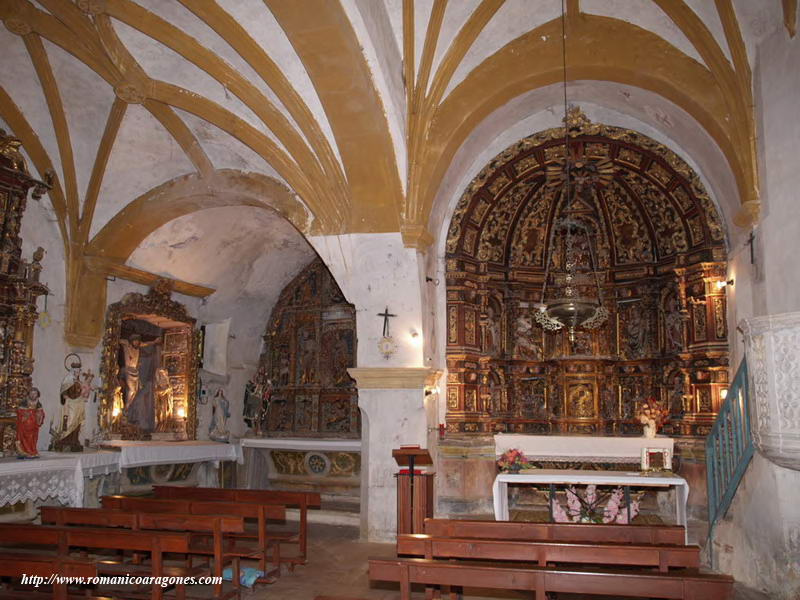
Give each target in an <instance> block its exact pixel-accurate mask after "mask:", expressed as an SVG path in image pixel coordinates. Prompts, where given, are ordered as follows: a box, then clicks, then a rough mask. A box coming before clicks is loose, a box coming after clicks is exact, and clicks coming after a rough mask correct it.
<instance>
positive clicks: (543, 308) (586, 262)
mask: <svg viewBox="0 0 800 600" xmlns="http://www.w3.org/2000/svg"><path fill="white" fill-rule="evenodd" d="M561 50H562V53H561V56H562V66H563V75H564V80H563V89H564V162H563V166H562V165H559V164H556V165H552V166H550V167H548V169H547V185H548V187H551V188H560V189H561V191H560V195H559V192H556V202H557V203H558V205H559V206H557V210H556V212H555V214H556V219H555V221H554V223H553V226H552V228H551V230H550V236H549V240H548V245H547V248H546V254H547V256H546V259H545V260H546V262H545V274H544V282H543V283H542V296H541V302H540V303H538V304H537V305H536V307H535V308H536V310H535V311H534V313H533V319H534V321H535V322H536V323H537V324H538V325H539V326H540V327H542V328H543V329H545V330H549V331H557V330H559V329H562V328H563V327H566V328H567V329H568V331H569V340H570V341H571V342H573V341H575V330H576V329H577V328H583V329H596V328H598V327H600V326H602V325H603V323H605V322H606V321H607V320H608V316H609V312H608V309H607V308H606V307H605V306H603V297H602V288H601V286H600V274H599V272H598V264H597V260H596V256H597V254H596V252H595V248H594V243H595V239H594V238H595V237H596V235H595V232H594V228H593V227H592V226H591V221H590V219H588V218H584V217H582V216H581V215H580V214H578V213H579V211H578V210H576V209H577V206H576V199H577V198H578V197H579V196H580V199H581V200H584V201H586V202H584V204H587V203H588V204H591V203H593V200H592V189H593V187H594V186H595V185H597V184H599V185H604V184H607V183H608V182H610V181H611V178H612V177H613V173H614V167H613V164H612V163H611V161H610V160H608V159H601V160H599V161H596V162H592V161H588V160H584V159H581V158H577V159H573V157H572V154H571V152H570V147H569V138H570V123H571V122H573V121H576V117H577V116H578V111H577V109H576V110H574V111H570V110H569V108H568V104H567V32H566V9H565V6H564V1H563V0H562V2H561ZM573 112H574V113H575V114H571V113H573ZM550 283H552V288H551V289H555V294H554V296H553V297H551V298H549V299H548V296H547V291H548V284H550ZM592 283H593V284H594V286H593V287H594V288H595V297H591V296H589V295H588V294H587V291H588V288H591V287H592Z"/></svg>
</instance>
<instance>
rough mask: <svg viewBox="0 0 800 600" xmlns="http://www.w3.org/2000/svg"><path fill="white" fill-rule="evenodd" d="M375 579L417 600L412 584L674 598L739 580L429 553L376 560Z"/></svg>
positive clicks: (702, 598) (705, 594) (712, 598)
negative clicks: (458, 559) (434, 557)
mask: <svg viewBox="0 0 800 600" xmlns="http://www.w3.org/2000/svg"><path fill="white" fill-rule="evenodd" d="M369 578H370V579H371V580H375V581H392V582H398V583H399V584H400V600H411V585H412V584H424V585H426V586H440V585H445V586H461V587H474V588H484V589H493V590H523V591H535V598H536V600H545V599H546V597H547V596H546V594H547V593H548V592H557V593H566V594H602V595H609V596H623V597H629V598H631V597H632V598H669V599H674V600H729V599H730V598H731V594H732V591H733V579H732V578H730V577H727V576H724V575H704V574H699V573H695V572H676V571H670V572H668V573H659V572H656V571H644V572H643V571H613V570H602V571H600V570H597V571H596V570H593V569H592V570H588V569H555V568H549V567H539V566H526V567H521V566H515V565H497V564H495V565H486V564H480V563H477V564H476V563H468V562H450V561H443V560H430V559H424V558H409V559H388V560H387V559H371V560H370V561H369Z"/></svg>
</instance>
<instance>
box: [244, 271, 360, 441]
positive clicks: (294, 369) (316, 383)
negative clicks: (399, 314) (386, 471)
mask: <svg viewBox="0 0 800 600" xmlns="http://www.w3.org/2000/svg"><path fill="white" fill-rule="evenodd" d="M264 341H265V344H264V353H263V354H262V356H261V361H260V367H259V371H258V372H259V375H258V377H260V378H261V379H262V381H260V383H263V384H264V385H268V386H271V388H272V394H271V396H270V400H269V406H268V411H267V418H266V426H265V431H266V433H267V435H268V437H330V438H360V437H361V421H360V419H361V417H360V412H359V409H358V393H357V391H356V387H355V382H354V381H353V380H352V379H351V378H350V376H349V375H348V374H347V369H348V368H350V367H353V366H355V364H356V321H355V307H354V306H353V305H352V304H349V303H348V302H347V300H345V297H344V295H343V294H342V291H341V290H340V289H339V286H338V285H337V284H336V281H335V280H334V279H333V277H332V276H331V274H330V271H328V269H327V267H326V266H325V265H324V264H323V263H322V261H321V260H319V259H315V260H314V261H313V262H312V263H311V264H309V265H308V266H307V267H306V268H305V269H303V271H302V272H301V273H300V274H299V275H298V276H297V277H295V279H294V280H293V281H291V282H290V283H289V284H288V285H287V286H286V287H285V288H284V289H283V291H282V292H281V295H280V298H279V299H278V302H277V304H276V305H275V308H274V309H273V310H272V315H271V316H270V319H269V322H268V325H267V328H266V332H265V334H264Z"/></svg>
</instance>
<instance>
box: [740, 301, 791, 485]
mask: <svg viewBox="0 0 800 600" xmlns="http://www.w3.org/2000/svg"><path fill="white" fill-rule="evenodd" d="M739 328H740V329H741V330H742V332H743V333H744V343H745V352H746V355H747V369H748V371H749V386H750V415H751V428H752V432H753V441H754V442H755V445H756V448H758V450H759V452H761V454H763V455H764V456H765V457H766V458H768V459H769V460H771V461H772V462H773V463H775V464H776V465H779V466H781V467H786V468H787V469H794V470H796V471H800V385H798V384H800V312H793V313H783V314H779V315H767V316H765V317H753V318H750V319H745V320H744V321H742V323H741V325H740V326H739Z"/></svg>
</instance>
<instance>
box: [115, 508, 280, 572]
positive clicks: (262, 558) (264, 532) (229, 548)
mask: <svg viewBox="0 0 800 600" xmlns="http://www.w3.org/2000/svg"><path fill="white" fill-rule="evenodd" d="M100 502H101V504H102V506H103V508H107V509H116V510H124V511H129V512H142V513H163V514H169V513H178V514H191V515H208V516H224V515H229V516H237V517H242V518H245V519H255V520H256V521H257V528H258V529H257V531H258V533H257V535H256V536H255V544H256V545H255V546H253V545H251V544H246V543H241V541H240V542H237V543H227V544H226V546H225V552H226V553H227V554H230V555H233V554H237V553H238V555H239V556H241V557H243V558H257V559H258V561H259V569H260V570H261V571H263V572H264V578H263V579H262V580H261V581H262V582H266V583H271V582H272V581H273V577H277V576H279V575H280V564H281V558H280V543H279V540H276V539H275V538H274V537H273V536H272V535H271V533H270V532H269V531H268V528H267V521H268V519H284V518H285V517H286V507H284V506H278V505H268V504H257V503H248V502H222V501H217V502H214V501H205V500H198V501H193V500H164V499H158V498H134V497H129V496H103V497H102V498H101V500H100ZM230 535H231V536H235V535H237V534H236V533H232V534H230ZM241 535H244V534H241ZM269 556H271V557H272V564H273V568H272V569H271V570H270V569H267V558H268V557H269Z"/></svg>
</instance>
